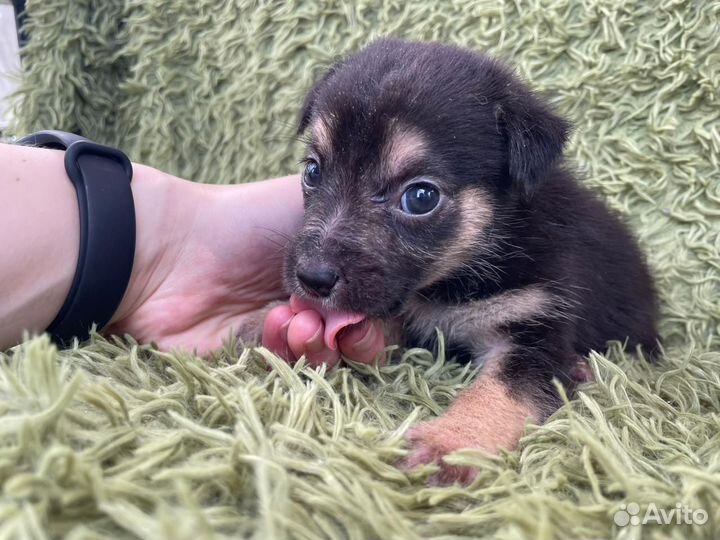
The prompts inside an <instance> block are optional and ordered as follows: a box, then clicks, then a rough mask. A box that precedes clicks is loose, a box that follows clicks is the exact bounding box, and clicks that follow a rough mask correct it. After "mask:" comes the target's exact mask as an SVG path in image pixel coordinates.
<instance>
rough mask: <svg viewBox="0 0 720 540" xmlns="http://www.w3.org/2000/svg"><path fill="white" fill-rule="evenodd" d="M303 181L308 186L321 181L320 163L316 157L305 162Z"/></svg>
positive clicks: (315, 184)
mask: <svg viewBox="0 0 720 540" xmlns="http://www.w3.org/2000/svg"><path fill="white" fill-rule="evenodd" d="M303 182H305V185H306V186H308V187H314V186H317V185H318V184H319V183H320V164H319V163H318V162H317V161H315V160H314V159H308V160H307V161H306V162H305V172H304V173H303Z"/></svg>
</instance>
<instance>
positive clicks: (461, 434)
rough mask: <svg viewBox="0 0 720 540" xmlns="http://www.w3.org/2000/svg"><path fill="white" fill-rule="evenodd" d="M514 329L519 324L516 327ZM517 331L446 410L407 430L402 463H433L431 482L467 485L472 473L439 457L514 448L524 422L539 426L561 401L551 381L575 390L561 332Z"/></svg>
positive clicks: (570, 359) (569, 355) (570, 356)
mask: <svg viewBox="0 0 720 540" xmlns="http://www.w3.org/2000/svg"><path fill="white" fill-rule="evenodd" d="M518 326H519V325H518ZM540 328H542V327H540V326H533V327H530V326H527V327H525V328H517V329H516V331H517V333H514V337H513V339H512V342H511V343H512V345H511V346H510V347H509V350H507V351H506V352H504V353H502V354H500V355H498V356H496V357H494V358H491V359H488V360H487V361H486V362H485V367H484V368H483V371H482V372H481V374H480V376H479V378H478V380H477V381H475V382H474V383H473V384H472V385H471V386H470V387H469V388H468V389H467V390H465V391H464V392H462V393H461V394H460V395H459V396H458V397H457V399H456V400H455V401H454V402H453V403H452V404H451V405H450V407H449V408H448V410H447V412H446V413H445V414H443V415H442V416H440V417H439V418H436V419H435V420H431V421H429V422H426V423H423V424H419V425H417V426H415V427H413V428H411V430H410V431H409V432H408V435H407V439H408V441H409V442H410V445H411V452H410V454H409V456H408V458H407V459H406V465H407V466H409V467H414V466H417V465H420V464H423V463H437V464H438V465H439V466H440V467H441V469H440V471H439V472H438V473H437V475H436V476H435V477H434V478H433V479H432V480H431V481H432V482H434V483H441V484H446V483H451V482H453V481H460V482H462V483H468V482H470V481H471V480H472V479H473V478H474V476H475V474H476V471H475V470H473V469H470V468H467V467H453V466H450V465H448V464H447V463H445V462H444V461H443V460H442V458H443V457H444V456H445V455H447V454H449V453H451V452H454V451H455V450H459V449H461V448H472V449H478V450H483V451H485V452H488V453H491V454H494V453H497V452H498V451H499V450H500V449H508V450H511V449H513V448H515V447H516V446H517V443H518V441H519V439H520V437H521V436H522V433H523V430H524V428H525V425H526V424H527V423H528V422H532V423H535V424H537V423H540V422H542V421H543V420H545V418H546V417H547V416H549V415H550V414H551V413H552V412H553V411H554V410H556V409H557V407H558V406H559V405H560V403H561V401H560V398H559V396H558V394H557V391H556V389H555V387H554V385H553V382H552V380H553V377H556V378H558V379H560V381H561V382H562V383H563V384H565V385H566V386H567V387H569V388H570V389H571V390H572V388H573V387H574V384H575V381H574V380H573V379H572V376H571V373H572V366H573V365H574V364H575V363H576V361H577V355H576V354H575V353H574V352H573V351H572V350H571V349H570V347H568V345H567V340H566V339H565V338H564V336H563V333H562V331H561V330H559V329H558V331H559V332H561V333H560V335H559V336H558V335H557V334H556V335H553V333H552V331H551V329H550V328H542V330H540V331H539V329H540Z"/></svg>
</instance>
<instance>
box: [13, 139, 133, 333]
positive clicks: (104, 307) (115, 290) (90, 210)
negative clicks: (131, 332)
mask: <svg viewBox="0 0 720 540" xmlns="http://www.w3.org/2000/svg"><path fill="white" fill-rule="evenodd" d="M18 143H19V144H24V145H34V146H40V147H45V148H54V149H60V150H65V171H66V172H67V175H68V176H69V177H70V181H71V182H72V184H73V186H74V187H75V191H76V194H77V200H78V208H79V216H80V249H79V251H78V263H77V269H76V271H75V276H74V277H73V281H72V285H71V287H70V292H69V293H68V296H67V299H66V300H65V303H64V304H63V306H62V308H61V309H60V311H59V312H58V314H57V316H56V317H55V319H54V320H53V321H52V322H51V323H50V326H48V328H47V331H48V333H49V334H50V335H51V336H52V337H53V339H54V340H55V341H56V342H58V343H60V344H67V343H68V342H70V340H72V338H73V337H77V338H79V339H80V340H84V339H86V338H87V337H88V336H89V333H90V329H91V327H92V325H93V324H96V325H97V327H98V328H102V327H104V326H105V325H106V324H107V323H108V322H109V321H110V319H111V318H112V316H113V314H114V313H115V311H116V310H117V308H118V306H119V305H120V303H121V301H122V299H123V296H124V295H125V291H126V290H127V287H128V284H129V282H130V275H131V272H132V267H133V260H134V257H135V205H134V201H133V195H132V189H131V187H130V182H131V181H132V175H133V170H132V164H131V163H130V160H129V159H128V157H127V156H126V155H125V154H124V153H122V152H121V151H120V150H117V149H115V148H110V147H108V146H103V145H100V144H97V143H94V142H92V141H89V140H88V139H86V138H84V137H81V136H79V135H75V134H72V133H66V132H63V131H54V130H47V131H40V132H37V133H33V134H31V135H28V136H27V137H24V138H22V139H20V140H19V141H18Z"/></svg>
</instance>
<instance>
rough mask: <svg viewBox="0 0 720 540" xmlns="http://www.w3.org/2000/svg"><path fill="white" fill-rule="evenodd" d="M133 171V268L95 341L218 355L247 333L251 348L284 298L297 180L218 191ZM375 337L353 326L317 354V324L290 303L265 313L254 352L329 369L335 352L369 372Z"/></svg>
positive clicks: (297, 215) (315, 315)
mask: <svg viewBox="0 0 720 540" xmlns="http://www.w3.org/2000/svg"><path fill="white" fill-rule="evenodd" d="M134 168H135V176H134V179H133V195H134V198H135V206H136V217H137V247H136V253H135V263H134V265H133V273H132V277H131V280H130V284H129V286H128V291H127V292H126V294H125V297H124V298H123V301H122V303H121V305H120V307H119V308H118V310H117V312H116V313H115V315H114V317H113V319H112V320H111V322H110V324H109V325H108V326H107V328H106V329H105V331H106V332H107V333H128V334H131V335H133V336H134V337H135V338H136V339H138V340H139V341H141V342H150V341H152V342H155V343H156V344H157V345H158V346H159V347H160V348H161V349H171V348H180V349H185V350H191V351H195V352H196V353H197V354H205V353H208V352H210V351H212V350H214V349H217V348H219V347H221V346H222V342H223V340H224V339H227V338H228V337H230V336H231V335H233V334H234V333H236V332H237V331H238V329H240V328H242V327H248V326H250V327H252V326H253V325H254V324H257V325H258V336H257V337H258V338H259V337H260V336H259V333H260V328H262V323H261V322H260V321H261V320H262V318H263V316H264V314H265V311H266V306H267V304H268V303H270V302H273V301H277V300H283V299H286V298H287V295H286V294H285V293H284V290H283V284H282V268H283V257H284V251H285V250H284V247H285V245H286V244H287V242H288V241H289V240H290V239H291V238H292V237H293V236H294V234H295V232H296V231H297V230H298V229H299V228H300V226H301V224H302V216H303V206H302V192H301V188H300V180H299V178H298V177H297V176H288V177H285V178H278V179H275V180H268V181H265V182H255V183H250V184H242V185H230V186H220V185H204V184H195V183H192V182H187V181H184V180H180V179H178V178H175V177H173V176H170V175H167V174H165V173H162V172H160V171H157V170H156V169H152V168H149V167H144V166H142V165H134ZM291 306H294V307H295V311H292V308H291ZM300 307H302V308H303V309H300ZM368 328H369V329H370V331H369V333H368V332H366V330H367V329H368ZM378 328H379V324H378V323H364V324H360V325H356V326H353V327H351V328H347V329H345V331H343V332H342V333H341V335H340V336H339V339H338V345H339V348H338V347H335V348H334V350H333V349H330V348H329V347H320V344H319V343H318V340H317V337H315V338H314V339H310V340H309V338H313V337H314V336H315V335H316V333H317V331H318V329H320V331H321V333H322V332H324V321H323V320H322V316H321V314H320V313H319V312H317V311H313V310H312V309H311V306H308V305H301V304H298V303H297V301H295V300H294V301H292V302H291V303H290V304H289V305H284V306H279V307H276V308H275V309H273V310H272V311H270V313H269V314H268V317H267V318H266V319H265V324H264V339H263V342H264V343H265V345H266V346H268V347H269V348H271V349H272V350H273V351H275V352H277V353H278V354H280V355H281V356H283V357H284V358H286V359H287V360H289V361H295V360H296V359H297V358H299V356H301V355H302V354H303V353H305V352H307V353H308V360H309V362H310V363H311V364H318V363H321V362H327V363H328V364H329V365H331V366H332V365H335V364H336V363H337V362H338V360H339V357H340V353H341V352H342V353H343V354H345V355H346V356H349V357H351V358H353V359H356V360H358V361H368V362H369V361H371V360H372V359H373V358H374V356H375V353H377V352H378V351H379V350H381V349H382V343H383V342H382V341H380V339H381V338H382V331H378V330H377V329H378ZM308 332H312V333H311V334H308ZM368 335H370V337H368ZM378 335H379V336H380V337H377V336H378ZM373 336H374V337H373ZM308 340H309V341H308ZM368 340H370V341H371V343H370V342H369V341H368ZM320 341H322V340H320ZM306 342H307V343H306ZM371 350H372V351H375V352H374V353H373V354H372V355H371V354H370V352H371ZM371 356H372V357H371Z"/></svg>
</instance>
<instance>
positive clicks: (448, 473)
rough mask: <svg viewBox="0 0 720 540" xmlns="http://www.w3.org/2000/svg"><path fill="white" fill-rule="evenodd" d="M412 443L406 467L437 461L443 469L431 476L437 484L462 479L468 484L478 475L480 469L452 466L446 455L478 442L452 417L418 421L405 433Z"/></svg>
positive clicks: (460, 481)
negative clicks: (446, 460)
mask: <svg viewBox="0 0 720 540" xmlns="http://www.w3.org/2000/svg"><path fill="white" fill-rule="evenodd" d="M405 438H406V439H407V441H408V442H409V444H410V447H411V449H410V453H409V454H408V456H407V457H406V458H405V462H404V466H405V467H407V468H409V469H411V468H414V467H417V466H419V465H425V464H428V463H434V464H436V465H438V466H439V467H440V470H439V471H438V472H437V473H435V474H434V475H433V476H431V477H430V480H429V482H430V483H431V484H434V485H446V484H452V483H453V482H459V483H461V484H463V485H467V484H469V483H470V482H472V480H473V479H474V478H475V475H476V474H477V469H475V468H473V467H461V466H457V465H449V464H448V463H446V462H445V461H444V460H443V458H444V457H445V456H446V455H448V454H451V453H453V452H454V451H456V450H460V449H461V448H474V447H476V446H477V441H476V440H475V439H474V437H472V436H470V434H469V433H468V432H467V428H465V429H463V427H462V426H459V425H457V424H456V422H454V421H453V419H452V418H446V417H440V418H437V419H435V420H432V421H430V422H424V423H422V424H417V425H416V426H413V427H412V428H410V430H409V431H408V432H407V434H406V435H405Z"/></svg>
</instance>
